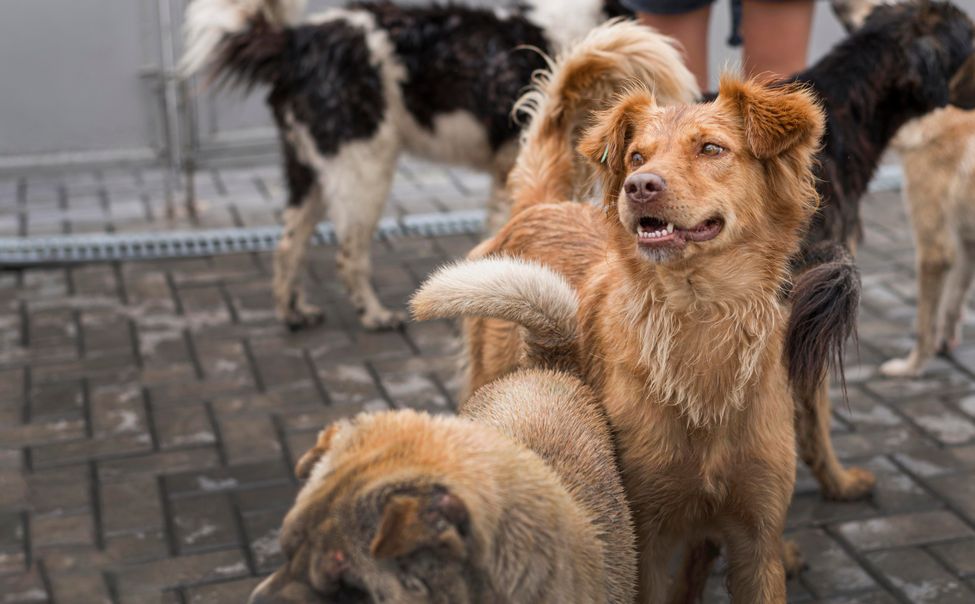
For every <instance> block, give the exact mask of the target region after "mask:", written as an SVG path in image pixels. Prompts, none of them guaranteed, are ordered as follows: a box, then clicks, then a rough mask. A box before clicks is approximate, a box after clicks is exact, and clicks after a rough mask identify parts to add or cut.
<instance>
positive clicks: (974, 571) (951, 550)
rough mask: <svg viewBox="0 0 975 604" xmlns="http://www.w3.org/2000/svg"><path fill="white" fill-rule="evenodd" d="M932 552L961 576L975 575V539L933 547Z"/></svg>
mask: <svg viewBox="0 0 975 604" xmlns="http://www.w3.org/2000/svg"><path fill="white" fill-rule="evenodd" d="M931 552H932V553H933V554H934V555H935V556H937V557H938V558H940V559H941V560H944V561H945V562H947V564H948V566H949V567H950V568H951V569H952V570H954V572H955V573H957V574H958V575H959V576H966V577H968V576H972V575H975V539H964V540H962V541H955V542H953V543H944V544H942V545H935V546H933V547H931Z"/></svg>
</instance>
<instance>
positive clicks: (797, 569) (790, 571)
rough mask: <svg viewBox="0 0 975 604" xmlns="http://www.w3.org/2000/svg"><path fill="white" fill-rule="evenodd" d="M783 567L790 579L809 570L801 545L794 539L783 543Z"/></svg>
mask: <svg viewBox="0 0 975 604" xmlns="http://www.w3.org/2000/svg"><path fill="white" fill-rule="evenodd" d="M782 566H784V567H785V576H786V577H788V578H790V579H791V578H792V577H795V576H797V575H798V574H799V573H801V572H802V571H804V570H806V569H807V568H809V564H807V563H806V560H805V559H804V558H803V557H802V550H800V549H799V544H798V543H796V542H795V541H793V540H792V539H787V540H785V541H783V542H782Z"/></svg>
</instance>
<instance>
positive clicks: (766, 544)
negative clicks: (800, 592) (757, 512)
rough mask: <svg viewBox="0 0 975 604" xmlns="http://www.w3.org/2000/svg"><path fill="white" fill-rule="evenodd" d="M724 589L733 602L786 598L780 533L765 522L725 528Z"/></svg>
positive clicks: (782, 602)
mask: <svg viewBox="0 0 975 604" xmlns="http://www.w3.org/2000/svg"><path fill="white" fill-rule="evenodd" d="M725 541H726V542H727V551H728V591H729V592H731V600H732V601H733V602H756V603H758V602H764V603H772V602H776V603H781V604H784V603H785V601H786V587H785V566H784V564H783V560H782V537H781V535H779V534H776V533H775V532H774V531H772V530H769V527H768V526H762V525H756V526H736V527H734V528H733V529H731V530H728V531H727V532H726V537H725Z"/></svg>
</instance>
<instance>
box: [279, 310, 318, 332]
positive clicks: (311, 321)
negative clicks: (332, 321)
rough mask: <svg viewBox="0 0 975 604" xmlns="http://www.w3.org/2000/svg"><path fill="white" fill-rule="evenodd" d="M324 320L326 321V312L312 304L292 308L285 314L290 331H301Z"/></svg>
mask: <svg viewBox="0 0 975 604" xmlns="http://www.w3.org/2000/svg"><path fill="white" fill-rule="evenodd" d="M323 321H325V313H323V312H322V310H321V309H320V308H318V307H316V306H312V305H311V304H302V305H301V307H300V308H290V309H288V312H287V313H285V315H284V324H285V325H286V326H287V328H288V331H301V330H302V329H308V328H309V327H315V326H316V325H321V324H322V322H323Z"/></svg>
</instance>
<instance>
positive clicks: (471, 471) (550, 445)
mask: <svg viewBox="0 0 975 604" xmlns="http://www.w3.org/2000/svg"><path fill="white" fill-rule="evenodd" d="M296 472H297V473H298V475H299V477H300V478H302V479H306V483H305V485H304V487H303V488H302V490H301V491H300V492H299V494H298V497H297V500H296V502H295V504H294V507H293V508H292V509H291V510H290V511H289V513H288V515H287V516H286V517H285V520H284V523H283V526H282V531H281V544H282V548H283V550H284V552H285V555H286V556H287V562H286V563H285V564H284V566H282V567H281V568H280V569H279V570H278V571H277V572H275V573H274V574H273V575H271V576H270V577H269V578H268V579H266V580H265V581H264V582H263V583H262V584H261V585H260V586H259V587H258V588H257V590H256V591H255V593H254V594H253V596H252V598H251V603H252V604H263V603H271V602H275V603H280V604H284V603H288V604H299V603H301V604H320V603H322V602H326V601H343V602H344V601H350V602H351V601H357V602H358V601H374V602H396V603H397V604H400V603H410V602H416V603H421V602H424V603H425V602H431V603H432V602H441V603H444V604H446V603H451V604H454V603H464V602H470V603H481V604H494V603H496V602H506V603H524V604H535V603H546V602H547V603H551V604H561V603H563V602H585V603H592V604H604V603H607V602H611V603H619V604H627V603H629V602H632V601H633V598H634V593H635V576H636V553H635V550H634V537H633V527H632V522H631V520H630V513H629V509H628V507H627V504H626V500H625V497H624V494H623V487H622V484H621V481H620V476H619V471H618V469H617V467H616V461H615V458H614V454H613V446H612V441H611V437H610V432H609V427H608V424H607V421H606V418H605V413H604V412H603V410H602V408H601V407H600V406H599V405H598V403H597V402H596V400H595V398H594V397H593V395H592V393H591V391H590V390H589V389H588V388H586V387H585V386H584V385H583V384H582V383H581V382H580V381H579V380H578V379H577V378H574V377H571V376H569V375H567V374H565V373H560V372H556V371H549V370H540V369H526V370H523V371H520V372H517V373H515V374H512V375H510V376H507V377H505V378H504V379H502V380H499V381H498V382H496V383H494V384H491V385H490V386H489V387H487V388H484V389H482V390H481V391H479V392H478V393H477V394H476V395H475V396H474V397H472V398H471V400H470V401H468V404H467V406H466V408H465V410H464V412H463V414H462V417H447V416H431V415H428V414H425V413H419V412H415V411H411V410H402V411H389V412H382V413H375V414H361V415H359V416H357V417H356V418H354V419H352V420H343V421H340V422H337V423H335V424H333V425H331V426H330V427H329V428H327V429H325V430H323V431H322V433H321V434H320V435H319V440H318V443H317V444H316V446H315V447H314V448H313V449H312V450H311V451H309V452H308V453H306V454H305V455H304V456H303V457H302V459H301V460H300V461H299V463H298V466H297V470H296Z"/></svg>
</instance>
